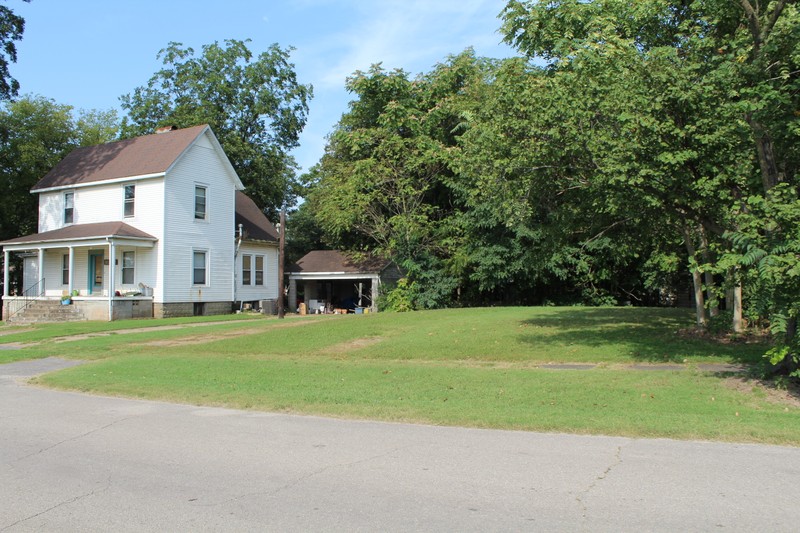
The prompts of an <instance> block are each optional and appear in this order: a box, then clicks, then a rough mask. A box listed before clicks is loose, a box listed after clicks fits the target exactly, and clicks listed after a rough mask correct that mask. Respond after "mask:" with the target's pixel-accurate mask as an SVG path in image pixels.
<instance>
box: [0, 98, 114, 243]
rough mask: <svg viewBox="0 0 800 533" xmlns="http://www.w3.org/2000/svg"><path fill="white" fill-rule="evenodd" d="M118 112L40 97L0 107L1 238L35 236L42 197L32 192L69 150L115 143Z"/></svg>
mask: <svg viewBox="0 0 800 533" xmlns="http://www.w3.org/2000/svg"><path fill="white" fill-rule="evenodd" d="M117 131H118V120H117V115H116V112H115V111H95V110H93V111H79V112H78V113H77V114H76V113H74V108H73V107H72V106H69V105H64V104H58V103H56V102H55V101H53V100H50V99H47V98H44V97H42V96H25V97H23V98H20V99H19V100H16V101H13V102H7V103H6V104H5V105H4V106H3V108H2V109H0V239H11V238H14V237H19V236H20V235H25V234H28V233H35V232H36V229H37V213H38V205H39V204H38V199H37V198H36V196H35V195H32V194H31V193H30V190H31V188H32V187H33V186H34V185H35V184H36V182H38V181H39V180H40V179H41V178H42V177H43V176H44V175H45V174H47V172H49V171H50V169H52V168H53V167H54V166H55V165H56V164H57V163H58V162H59V161H60V160H61V159H63V158H64V157H65V156H66V155H67V154H68V153H69V152H71V151H72V150H73V149H75V148H78V147H80V146H90V145H94V144H98V143H104V142H109V141H112V140H114V138H115V137H116V136H117Z"/></svg>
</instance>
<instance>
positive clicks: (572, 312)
mask: <svg viewBox="0 0 800 533" xmlns="http://www.w3.org/2000/svg"><path fill="white" fill-rule="evenodd" d="M522 324H524V325H525V326H527V327H531V328H534V332H531V333H527V332H526V333H524V334H522V335H521V336H520V340H521V341H522V342H526V343H529V344H533V345H535V344H539V343H541V342H543V339H546V342H551V343H554V344H564V345H570V344H571V345H580V346H586V347H589V348H597V349H601V348H607V347H608V346H610V345H616V346H619V347H621V351H622V352H623V353H626V354H627V355H629V356H630V357H631V359H633V360H636V361H646V362H652V363H676V362H677V363H682V362H683V361H684V359H687V358H710V359H721V360H724V361H726V362H731V363H737V364H745V365H752V364H756V363H759V362H760V361H761V359H762V355H763V354H764V352H765V351H766V349H767V346H766V345H765V344H761V343H736V342H722V341H719V340H715V339H710V338H698V337H691V336H687V335H683V334H682V333H681V332H680V330H686V329H689V328H691V327H692V325H693V322H692V315H691V313H690V312H689V311H687V310H685V309H662V308H650V309H644V308H611V307H608V308H586V307H577V308H574V309H573V308H554V309H553V310H552V313H544V314H542V316H537V317H535V318H530V319H528V320H524V321H522ZM535 328H552V329H550V330H548V332H547V334H546V336H544V335H541V336H540V335H537V334H536V333H535Z"/></svg>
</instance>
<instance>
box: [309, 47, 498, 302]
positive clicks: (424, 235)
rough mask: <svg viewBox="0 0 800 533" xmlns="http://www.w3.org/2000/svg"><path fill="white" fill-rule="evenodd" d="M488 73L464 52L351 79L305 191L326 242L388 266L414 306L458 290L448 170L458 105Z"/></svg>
mask: <svg viewBox="0 0 800 533" xmlns="http://www.w3.org/2000/svg"><path fill="white" fill-rule="evenodd" d="M491 68H492V66H491V62H488V61H487V60H484V59H480V58H476V57H475V56H474V54H473V53H472V51H467V52H465V53H463V54H460V55H458V56H454V57H451V58H449V59H448V60H447V61H445V62H443V63H442V64H440V65H437V66H436V67H435V68H434V69H433V71H432V72H430V73H428V74H425V75H420V76H417V77H416V78H411V77H410V76H409V75H408V73H406V72H404V71H402V70H394V71H386V70H385V69H383V68H382V67H381V66H380V65H375V66H373V67H372V68H371V69H370V70H369V71H367V72H356V73H355V74H354V75H353V76H352V77H351V78H349V80H348V83H347V88H348V90H349V91H350V92H351V93H353V95H354V96H355V98H354V100H353V101H352V102H351V104H350V109H349V111H348V112H347V113H345V114H344V115H343V117H342V119H341V121H340V122H339V124H338V125H337V127H336V129H335V131H334V132H333V133H332V134H331V137H330V141H329V144H328V147H327V150H326V154H325V156H324V157H323V158H322V161H321V164H320V166H319V169H318V172H317V175H316V178H317V179H316V182H315V183H313V184H312V191H311V193H310V195H309V202H310V205H311V206H312V209H313V211H314V212H315V213H316V217H317V218H318V220H319V221H320V225H321V226H322V227H323V228H325V230H326V232H327V234H328V236H327V239H328V241H329V242H331V243H332V244H334V245H337V246H340V247H346V248H350V249H356V250H368V251H372V252H377V253H380V254H382V255H385V256H388V257H391V258H392V259H394V260H395V261H397V262H398V263H399V264H400V265H401V266H402V267H403V268H404V269H405V270H406V271H407V273H408V275H409V278H410V284H409V287H413V288H415V290H412V295H411V299H412V300H413V303H412V305H413V306H414V307H418V308H426V307H435V306H440V305H446V304H448V303H449V302H450V301H451V299H452V297H453V295H454V294H456V293H457V292H458V288H459V287H460V286H462V285H463V279H464V272H463V270H462V269H460V268H457V266H456V262H455V261H454V259H455V257H456V255H457V254H456V250H457V249H458V247H459V246H460V243H461V239H462V234H461V233H460V231H459V228H458V218H459V216H460V212H461V208H462V206H463V202H462V199H461V198H460V196H459V194H458V191H457V190H456V188H457V186H456V181H457V177H456V176H455V174H454V173H453V170H452V168H451V167H452V164H453V161H454V159H453V158H454V154H455V153H456V152H457V151H458V148H457V146H456V143H457V138H458V135H459V131H458V126H459V123H460V122H461V118H460V116H459V112H460V111H459V110H460V104H459V103H458V102H459V100H460V99H461V98H462V97H464V95H465V94H466V93H467V92H468V91H469V88H470V87H471V86H472V85H473V84H474V83H475V82H476V80H479V79H481V78H483V77H484V76H486V75H487V73H488V72H490V71H491Z"/></svg>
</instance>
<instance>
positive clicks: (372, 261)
mask: <svg viewBox="0 0 800 533" xmlns="http://www.w3.org/2000/svg"><path fill="white" fill-rule="evenodd" d="M400 277H401V274H400V270H399V269H398V268H397V266H396V265H395V264H394V263H392V262H391V261H387V260H385V259H379V258H376V257H373V256H350V255H348V254H347V253H345V252H340V251H337V250H314V251H312V252H309V253H308V254H306V255H305V256H303V258H302V259H300V260H299V261H298V262H297V263H295V264H294V265H293V266H292V267H291V268H290V271H289V302H288V303H289V309H290V310H292V311H294V310H295V309H298V310H301V312H302V310H303V309H305V310H306V311H307V312H308V313H334V312H343V311H344V310H346V311H347V312H349V313H353V312H355V313H363V312H365V310H368V311H370V312H373V313H374V312H376V311H377V310H378V307H377V303H376V301H377V298H378V294H379V292H380V286H381V284H383V283H386V282H395V281H397V280H398V279H400ZM301 304H303V305H301Z"/></svg>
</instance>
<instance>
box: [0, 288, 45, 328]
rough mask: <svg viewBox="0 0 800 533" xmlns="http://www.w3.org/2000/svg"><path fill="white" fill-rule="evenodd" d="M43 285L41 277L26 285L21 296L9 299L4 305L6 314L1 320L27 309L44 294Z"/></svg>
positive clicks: (6, 319) (8, 318)
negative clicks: (28, 285) (32, 283)
mask: <svg viewBox="0 0 800 533" xmlns="http://www.w3.org/2000/svg"><path fill="white" fill-rule="evenodd" d="M44 287H45V284H44V278H42V279H40V280H39V281H38V282H36V283H35V284H34V285H31V286H30V287H28V288H27V289H26V290H25V292H23V293H22V296H18V297H16V298H14V299H13V300H9V301H8V304H7V305H6V310H7V311H8V316H4V317H3V320H5V321H8V320H10V319H11V317H13V316H14V315H16V314H18V313H21V312H22V311H24V310H25V309H27V308H28V307H29V306H30V305H31V304H32V303H33V302H34V301H36V299H37V298H38V297H40V296H44Z"/></svg>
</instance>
